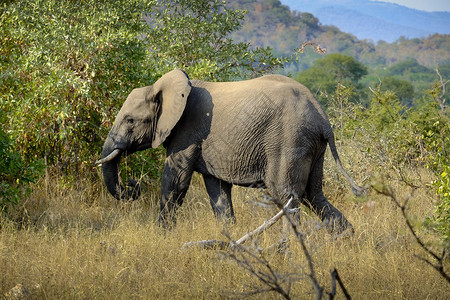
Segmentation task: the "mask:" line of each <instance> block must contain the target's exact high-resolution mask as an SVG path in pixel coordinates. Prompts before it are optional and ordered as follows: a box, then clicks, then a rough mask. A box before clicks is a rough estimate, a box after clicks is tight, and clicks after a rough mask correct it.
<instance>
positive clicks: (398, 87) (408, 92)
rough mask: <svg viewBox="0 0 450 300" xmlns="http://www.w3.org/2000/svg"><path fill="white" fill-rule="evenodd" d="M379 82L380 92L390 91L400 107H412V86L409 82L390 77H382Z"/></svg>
mask: <svg viewBox="0 0 450 300" xmlns="http://www.w3.org/2000/svg"><path fill="white" fill-rule="evenodd" d="M381 82H382V84H381V87H380V90H381V91H392V92H394V93H395V95H396V96H397V98H398V99H399V100H400V103H401V104H402V105H405V106H411V105H412V103H413V98H414V86H413V85H412V83H411V82H409V81H406V80H402V79H397V78H395V77H392V76H385V77H382V78H381Z"/></svg>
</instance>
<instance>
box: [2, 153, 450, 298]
mask: <svg viewBox="0 0 450 300" xmlns="http://www.w3.org/2000/svg"><path fill="white" fill-rule="evenodd" d="M326 160H327V161H326V170H325V184H324V192H325V194H326V195H327V196H328V198H329V200H330V201H331V202H332V203H333V204H334V205H336V206H337V207H338V208H339V209H340V210H341V211H342V212H343V213H344V214H345V215H346V216H347V218H348V219H349V221H350V222H352V224H353V225H354V227H355V234H354V235H353V236H351V237H347V238H341V239H333V238H332V237H331V236H330V235H329V234H328V233H327V232H326V230H325V228H323V227H322V226H321V223H320V222H319V220H318V218H317V217H316V216H315V215H313V214H311V213H310V212H309V211H308V210H307V209H306V208H304V209H303V210H302V212H301V217H300V220H301V228H302V230H303V231H304V232H305V233H306V242H307V246H308V249H309V250H310V251H311V253H312V259H313V263H314V267H315V271H316V273H317V276H318V279H319V282H320V283H321V284H322V285H324V286H326V287H329V286H330V275H329V273H330V270H332V269H333V268H337V269H338V271H339V274H340V276H341V278H342V279H343V281H344V283H345V285H346V287H347V289H348V291H349V293H350V294H351V295H352V296H353V297H354V298H355V299H373V298H380V299H446V298H447V297H448V295H450V286H449V285H448V284H447V283H446V282H445V280H443V279H442V278H441V277H440V276H439V274H438V273H437V272H436V271H435V270H433V269H432V268H430V267H429V266H428V265H426V263H424V262H423V261H421V260H419V259H417V258H415V257H414V254H419V255H426V254H425V253H423V251H422V250H421V249H420V247H418V245H417V244H416V243H415V241H414V239H413V238H412V236H411V235H410V233H409V232H408V231H407V228H406V226H405V223H404V220H403V219H402V217H401V214H400V212H399V211H398V210H397V209H396V207H395V206H394V205H393V203H391V202H390V200H389V199H387V198H386V197H383V196H381V195H377V194H375V193H370V194H369V195H368V196H367V197H365V198H355V197H354V196H352V195H351V194H350V192H349V189H348V188H347V187H346V185H345V183H342V181H341V180H340V179H337V178H336V175H335V168H334V164H333V162H332V160H331V159H330V157H329V156H327V159H326ZM343 160H344V161H347V162H350V161H353V162H354V164H353V165H352V167H351V168H349V169H351V170H352V171H353V173H357V174H359V175H358V176H356V177H357V179H359V181H361V180H362V179H363V178H364V177H365V175H369V174H368V172H374V171H373V170H368V169H367V168H365V166H364V161H358V160H363V158H361V157H359V156H358V155H356V154H355V153H348V154H347V155H346V153H343ZM405 172H408V176H409V177H410V178H413V179H414V180H416V181H420V182H429V181H430V180H431V177H430V174H428V172H427V170H421V169H409V170H405ZM390 175H392V176H390V177H388V176H386V177H385V178H384V179H380V180H383V182H384V183H385V184H389V185H390V186H392V187H393V188H394V189H395V191H396V194H397V195H398V197H399V198H400V199H403V198H406V197H409V195H410V193H411V189H410V188H409V187H408V186H406V185H405V184H403V183H402V182H401V181H399V180H398V177H396V176H395V174H390ZM62 182H63V180H62V178H58V177H47V178H45V179H43V180H42V181H40V182H38V183H37V184H36V185H35V186H34V188H33V193H32V194H31V195H30V197H29V198H28V199H27V200H25V201H23V202H22V203H21V204H20V205H19V206H17V207H16V208H15V210H14V211H12V212H10V213H9V215H8V216H5V215H3V216H2V217H1V220H0V226H1V228H0V266H1V272H0V295H5V294H6V293H7V292H8V291H9V290H10V289H11V288H12V287H14V286H15V285H16V284H18V283H21V284H23V285H24V286H25V287H26V288H27V289H28V290H29V291H30V294H31V296H32V297H34V298H50V299H54V298H57V299H60V298H63V299H64V298H70V299H80V298H83V299H86V298H87V299H93V298H95V299H111V298H115V299H130V298H144V299H153V298H163V299H165V298H170V299H172V298H175V299H180V298H205V299H211V298H224V297H231V298H235V297H241V296H243V295H246V293H248V292H250V291H254V290H255V289H262V288H263V285H262V283H260V282H259V281H258V280H257V279H256V278H255V277H253V276H252V275H251V274H250V273H248V272H247V271H245V270H244V269H243V268H242V267H241V266H239V265H238V264H237V263H236V262H235V261H234V260H232V259H231V258H230V257H229V256H227V255H226V253H225V255H224V252H220V251H212V250H200V249H197V248H188V249H181V248H182V245H183V244H184V243H185V242H187V241H196V240H203V239H220V240H225V237H224V235H223V233H224V232H226V233H227V234H228V235H229V236H231V237H232V238H234V239H238V238H239V237H240V236H242V235H243V234H244V233H246V232H247V231H249V230H252V229H254V228H256V226H258V225H260V224H262V222H263V221H264V220H265V219H268V218H269V217H271V216H272V215H273V214H274V213H275V212H276V209H275V208H272V209H270V208H264V207H261V206H258V205H255V204H254V201H258V199H261V197H262V195H263V191H259V190H251V189H245V188H234V189H233V199H234V201H233V203H234V207H235V211H236V217H237V224H235V225H226V224H222V223H220V222H218V221H216V220H215V218H214V216H213V213H212V210H211V208H210V205H209V200H208V197H207V194H206V192H205V189H204V187H203V183H202V181H201V179H200V177H199V176H195V177H194V179H193V181H192V185H191V187H190V189H189V192H188V195H187V197H186V199H185V203H184V205H183V206H182V207H181V209H180V210H179V212H178V219H177V224H176V226H175V227H174V228H173V229H172V230H169V231H165V230H162V229H161V228H160V227H159V226H158V224H157V222H156V219H157V214H158V206H159V204H158V201H159V188H158V187H157V186H156V184H155V185H149V186H147V187H146V192H145V193H144V196H143V197H141V198H140V199H139V200H137V201H135V202H132V203H121V202H117V201H116V200H114V199H113V198H112V197H110V196H109V195H108V194H107V191H106V190H105V188H104V187H103V184H102V183H101V180H100V179H99V180H98V181H94V182H89V181H84V180H81V182H80V183H79V184H78V186H75V187H74V186H69V187H65V186H64V184H63V183H62ZM410 198H411V199H410V201H409V204H408V214H409V216H410V217H411V219H412V220H414V224H415V225H416V226H417V230H418V231H419V235H420V236H421V237H422V238H424V239H425V241H426V242H434V241H436V240H437V239H436V237H434V236H433V235H432V234H431V233H429V232H428V231H425V230H421V229H420V228H421V227H420V225H421V222H422V221H423V220H424V218H425V217H426V216H430V215H431V214H432V211H433V209H434V203H433V201H434V195H433V194H432V193H431V192H430V191H429V190H428V189H426V188H421V189H418V190H416V192H415V193H414V194H413V195H412V197H410ZM280 238H281V225H278V224H276V225H275V226H274V227H272V228H270V229H269V230H268V231H266V232H265V233H263V234H262V235H261V236H260V237H259V238H258V239H257V241H255V242H254V243H255V244H257V245H258V246H260V247H263V248H267V247H269V246H270V245H272V244H273V243H275V242H277V241H278V240H279V239H280ZM249 245H250V244H249ZM262 255H264V256H265V258H266V259H267V260H268V262H269V263H270V265H271V266H272V267H273V268H274V269H275V270H276V272H277V273H278V274H279V275H280V276H282V275H283V274H291V276H290V279H291V281H290V289H291V290H290V292H291V295H292V296H293V297H295V298H300V299H305V298H311V297H314V289H313V287H312V285H311V284H310V281H309V279H308V278H307V277H306V275H305V274H306V272H307V268H306V266H307V265H306V260H305V257H304V255H303V252H302V251H301V248H300V246H299V245H298V243H296V242H295V239H291V244H290V247H289V252H288V253H287V254H280V253H277V252H275V251H266V252H263V254H262ZM286 286H287V283H286ZM338 296H342V294H339V292H338ZM254 297H255V298H261V297H262V298H274V297H276V294H274V293H273V292H267V293H263V294H259V295H257V296H254ZM277 297H278V296H277Z"/></svg>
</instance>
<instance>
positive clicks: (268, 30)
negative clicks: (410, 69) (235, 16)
mask: <svg viewBox="0 0 450 300" xmlns="http://www.w3.org/2000/svg"><path fill="white" fill-rule="evenodd" d="M282 1H287V0H282ZM295 1H296V2H299V3H300V2H305V3H310V4H311V3H312V4H315V5H317V3H319V2H330V1H326V0H314V1H312V0H311V1H307V0H295ZM333 1H338V2H339V3H342V2H346V3H351V2H352V3H355V1H354V0H333ZM357 2H358V3H359V2H361V3H362V2H368V1H367V0H358V1H357ZM319 4H320V3H319ZM227 5H229V6H231V7H233V8H235V9H245V10H247V11H248V13H247V14H246V16H245V19H244V21H243V24H242V28H241V29H240V30H239V31H237V32H235V33H233V34H232V36H231V37H232V38H233V40H235V41H237V42H248V43H250V44H252V45H253V46H255V47H266V46H269V47H271V48H272V49H273V50H274V51H275V54H276V55H279V54H281V55H289V54H292V53H293V51H294V50H295V48H297V47H300V46H301V44H302V43H305V42H314V43H316V44H319V45H320V46H321V47H322V48H326V52H327V53H341V54H345V55H349V56H352V57H354V58H356V59H357V60H358V61H360V62H362V63H364V64H367V65H369V66H371V67H375V66H378V67H383V66H390V65H392V64H395V63H397V62H399V61H403V60H405V59H410V58H413V59H415V60H417V62H418V63H419V64H421V65H423V66H426V67H431V68H434V67H435V66H436V64H444V63H449V62H450V35H449V34H433V35H430V36H427V37H426V38H405V37H403V38H399V39H397V40H396V41H395V43H394V42H391V43H388V42H386V41H385V42H379V43H377V44H374V43H372V42H370V41H368V40H361V39H359V38H357V37H356V36H355V35H353V34H350V33H346V32H344V31H342V30H340V29H338V28H337V27H336V26H332V25H323V22H322V20H320V19H319V18H317V17H316V16H315V15H313V14H311V13H308V12H301V11H298V10H297V11H294V10H292V9H290V8H289V7H288V6H287V5H283V4H281V2H280V1H279V0H227ZM355 7H357V5H356V4H355ZM324 11H325V10H324ZM413 11H414V10H413ZM416 12H418V11H416ZM419 13H422V12H419ZM386 14H388V12H386ZM344 18H345V17H344ZM346 18H348V19H350V18H353V19H355V17H353V16H351V15H347V17H346ZM373 18H375V17H373ZM398 18H399V19H400V17H398ZM336 19H337V17H336ZM419 19H420V18H419V17H418V18H417V20H419ZM371 22H372V21H371ZM430 22H431V21H430ZM448 22H449V21H445V22H443V23H448ZM364 23H365V22H363V24H361V25H355V27H362V26H363V25H364ZM373 24H375V23H374V21H373V22H372V25H373ZM381 24H382V23H380V25H379V27H380V28H384V29H382V31H385V36H386V35H388V34H390V33H391V32H393V31H394V30H393V29H389V27H382V25H381ZM383 24H384V23H383ZM405 26H406V25H405ZM396 27H397V28H398V27H399V26H396ZM442 27H445V26H442ZM318 57H321V54H317V53H313V51H312V49H311V48H307V49H306V50H305V53H303V54H302V55H301V59H300V61H299V62H298V63H297V64H295V67H296V68H297V70H303V69H306V68H308V67H309V66H311V64H312V63H313V62H314V61H315V60H316V59H317V58H318ZM295 71H296V70H292V71H289V72H295Z"/></svg>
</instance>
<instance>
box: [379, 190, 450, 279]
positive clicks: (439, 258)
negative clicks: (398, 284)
mask: <svg viewBox="0 0 450 300" xmlns="http://www.w3.org/2000/svg"><path fill="white" fill-rule="evenodd" d="M372 188H373V189H374V191H376V192H377V193H379V194H381V195H385V196H387V197H389V198H390V199H391V200H392V202H394V204H395V205H396V206H397V207H398V208H400V211H401V213H402V216H403V219H404V220H405V223H406V226H407V227H408V229H409V231H410V232H411V234H412V235H413V237H414V239H415V240H416V242H417V244H419V245H420V247H422V249H423V250H425V252H426V253H428V254H429V255H431V256H432V257H433V258H434V259H435V260H436V263H433V262H431V261H430V260H428V259H426V258H424V257H421V256H419V255H414V256H415V257H417V258H418V259H420V260H422V261H424V262H426V263H427V264H428V265H430V266H431V267H433V268H434V269H435V270H436V271H438V272H439V274H440V275H441V276H442V277H443V278H445V279H446V280H447V282H448V283H450V275H449V274H447V273H446V272H445V270H444V258H445V256H446V254H447V253H446V250H445V249H443V250H442V253H441V254H437V253H435V252H434V251H433V250H431V249H430V248H429V247H428V246H427V245H425V243H424V242H423V241H422V240H421V239H420V237H419V236H418V235H417V233H416V231H415V230H414V228H413V225H412V224H411V222H410V221H409V218H408V215H407V213H406V206H407V203H408V200H409V199H410V197H411V196H412V195H410V197H408V198H407V199H405V201H404V203H403V204H402V203H400V201H399V199H398V198H397V196H396V195H395V193H394V191H393V190H392V188H391V187H389V186H386V185H383V186H382V188H379V187H377V186H375V185H372ZM413 191H414V189H413Z"/></svg>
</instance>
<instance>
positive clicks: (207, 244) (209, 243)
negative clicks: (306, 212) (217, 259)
mask: <svg viewBox="0 0 450 300" xmlns="http://www.w3.org/2000/svg"><path fill="white" fill-rule="evenodd" d="M292 201H293V198H291V199H289V201H288V202H287V203H286V205H285V206H284V207H283V209H281V210H280V211H279V212H278V213H277V214H276V215H275V216H273V217H272V218H271V219H270V220H268V221H264V223H263V224H262V225H261V226H259V227H258V228H256V229H255V230H253V231H252V232H248V233H246V234H245V235H244V236H242V237H241V238H240V239H238V240H237V241H233V240H231V239H230V242H225V241H217V240H203V241H195V242H187V243H184V245H183V247H182V249H184V248H189V247H195V246H196V247H200V248H203V249H217V250H225V249H227V248H231V249H233V248H236V247H237V246H239V245H242V244H243V243H245V242H246V241H248V240H249V239H250V238H252V237H254V236H257V235H260V234H261V233H263V232H264V231H265V230H266V229H268V228H270V227H271V226H272V225H273V224H275V223H276V222H278V220H280V219H281V217H282V216H283V215H285V214H286V213H293V212H296V211H297V209H289V208H288V207H289V205H291V203H292Z"/></svg>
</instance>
